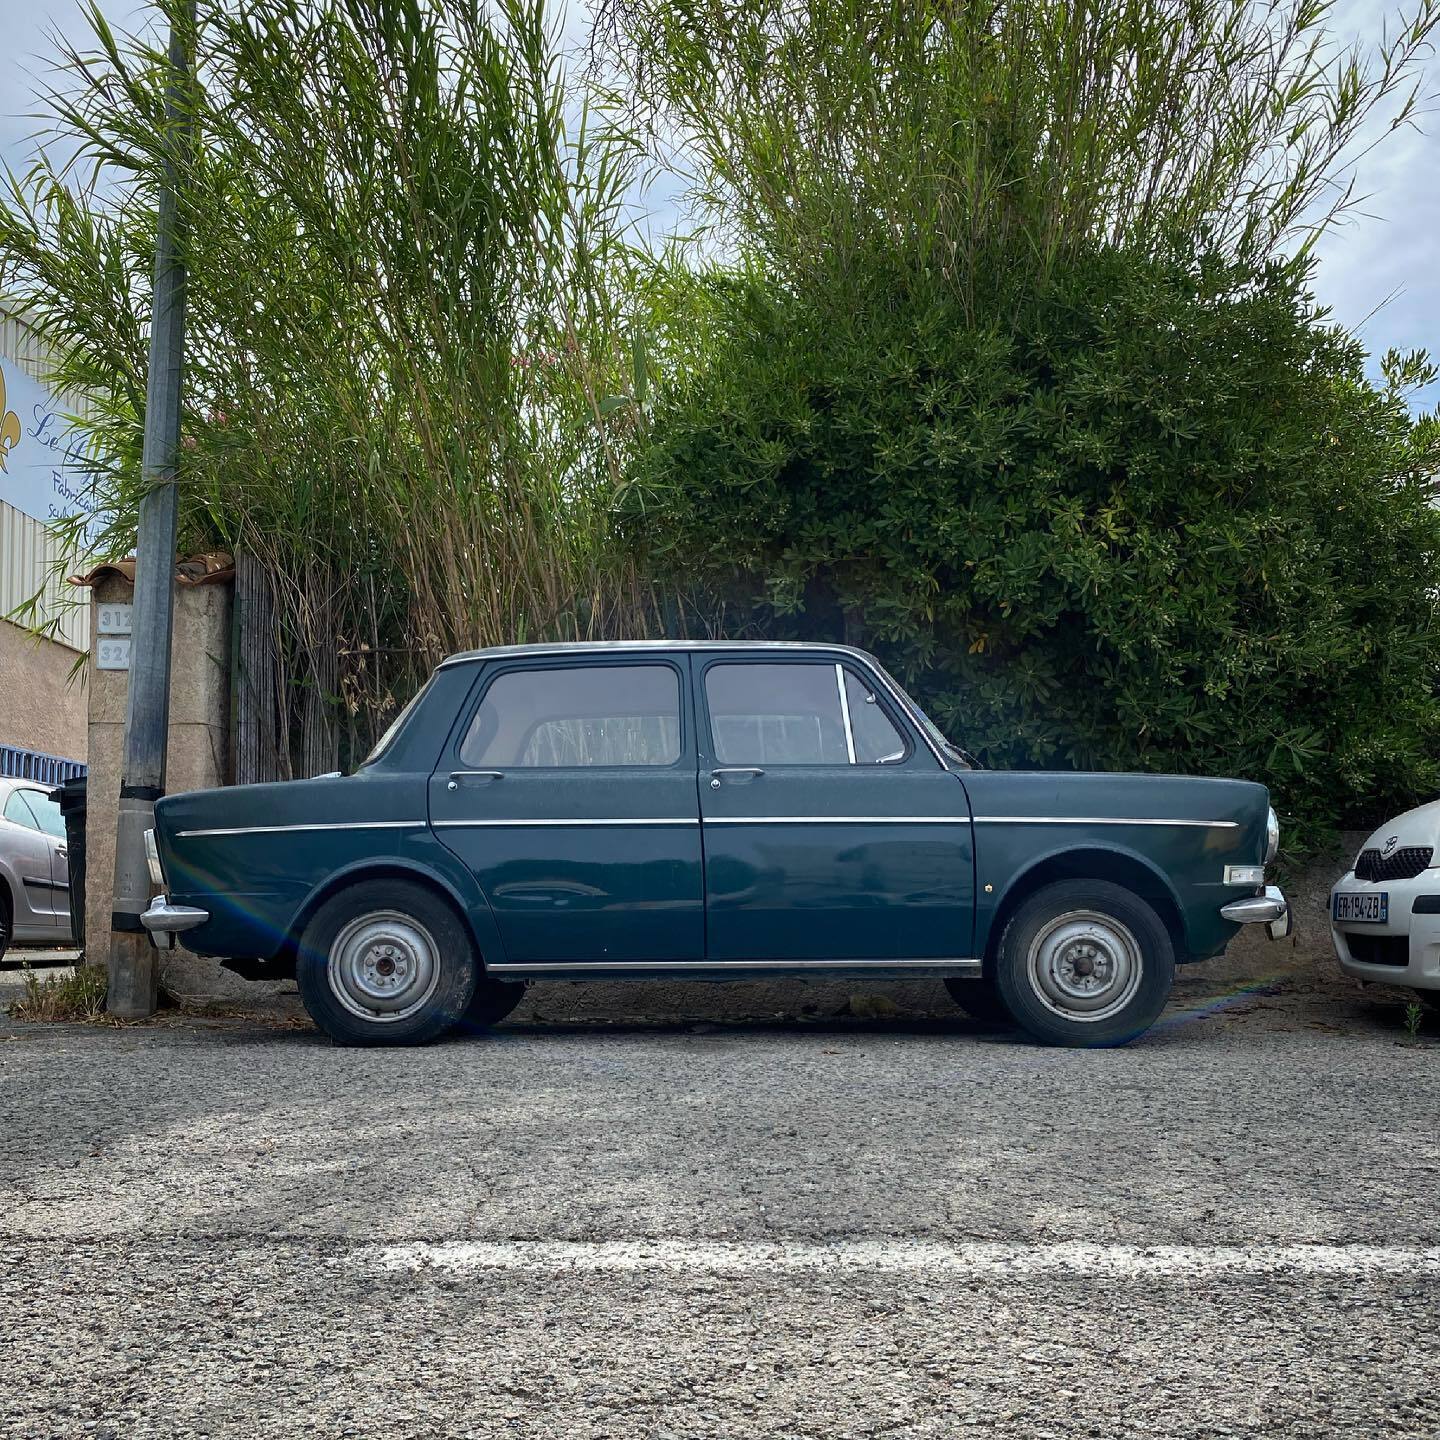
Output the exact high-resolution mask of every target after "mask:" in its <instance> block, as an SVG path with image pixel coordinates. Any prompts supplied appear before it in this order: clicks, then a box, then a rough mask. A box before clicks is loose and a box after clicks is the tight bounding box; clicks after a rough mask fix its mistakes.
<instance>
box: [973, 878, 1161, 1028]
mask: <svg viewBox="0 0 1440 1440" xmlns="http://www.w3.org/2000/svg"><path fill="white" fill-rule="evenodd" d="M995 979H996V983H997V986H998V988H999V991H1000V994H1001V996H1002V998H1003V999H1004V1001H1005V1004H1006V1006H1007V1007H1008V1008H1009V1010H1010V1013H1011V1014H1012V1015H1013V1016H1014V1017H1015V1019H1016V1021H1018V1022H1019V1024H1020V1025H1021V1026H1022V1027H1023V1028H1024V1029H1025V1030H1027V1031H1029V1033H1030V1034H1031V1035H1033V1036H1034V1037H1035V1038H1036V1039H1037V1040H1043V1041H1044V1042H1046V1043H1047V1044H1050V1045H1075V1046H1104V1045H1124V1044H1126V1043H1127V1042H1129V1041H1131V1040H1133V1039H1134V1038H1135V1037H1136V1036H1137V1035H1140V1034H1143V1033H1144V1032H1145V1031H1146V1030H1148V1029H1149V1028H1150V1026H1151V1025H1152V1024H1153V1023H1154V1022H1155V1020H1156V1019H1157V1018H1158V1016H1159V1015H1160V1012H1161V1011H1162V1010H1163V1009H1164V1008H1165V1002H1166V1000H1168V999H1169V997H1170V987H1171V984H1172V983H1173V982H1174V979H1175V951H1174V946H1173V945H1172V944H1171V941H1170V933H1169V931H1168V930H1167V929H1166V928H1165V924H1164V922H1163V921H1162V920H1161V918H1160V917H1159V915H1157V914H1156V913H1155V910H1154V908H1153V907H1152V906H1151V905H1150V904H1148V903H1147V902H1146V901H1145V900H1143V899H1141V897H1140V896H1139V895H1136V894H1135V893H1134V892H1133V891H1131V890H1127V889H1125V888H1124V886H1121V885H1116V884H1113V883H1112V882H1110V881H1108V880H1061V881H1058V882H1057V883H1055V884H1053V885H1047V886H1045V887H1044V889H1042V890H1037V891H1036V892H1035V894H1033V895H1031V896H1030V897H1029V898H1028V899H1026V900H1024V901H1022V902H1021V904H1020V906H1019V908H1018V909H1016V911H1015V913H1014V914H1013V915H1012V916H1011V917H1010V920H1009V922H1008V923H1007V925H1006V926H1005V931H1004V933H1003V935H1002V936H1001V938H1000V946H999V953H998V955H997V957H996V966H995Z"/></svg>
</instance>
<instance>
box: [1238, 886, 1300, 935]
mask: <svg viewBox="0 0 1440 1440" xmlns="http://www.w3.org/2000/svg"><path fill="white" fill-rule="evenodd" d="M1220 913H1221V914H1222V915H1223V916H1224V917H1225V918H1226V919H1227V920H1233V921H1234V922H1235V923H1236V924H1237V925H1264V926H1265V927H1266V929H1267V930H1269V932H1270V938H1271V939H1272V940H1283V939H1284V938H1285V937H1286V936H1287V935H1288V934H1289V933H1290V932H1291V930H1293V929H1294V928H1295V917H1294V915H1293V914H1292V913H1291V911H1290V902H1289V901H1288V900H1287V899H1286V898H1285V896H1284V894H1283V893H1282V892H1281V889H1280V887H1279V886H1278V885H1267V886H1266V887H1265V893H1264V894H1263V895H1247V896H1245V898H1244V899H1243V900H1232V901H1231V902H1230V903H1229V904H1228V905H1222V906H1221V907H1220Z"/></svg>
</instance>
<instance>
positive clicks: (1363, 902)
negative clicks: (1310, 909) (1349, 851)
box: [1330, 800, 1440, 999]
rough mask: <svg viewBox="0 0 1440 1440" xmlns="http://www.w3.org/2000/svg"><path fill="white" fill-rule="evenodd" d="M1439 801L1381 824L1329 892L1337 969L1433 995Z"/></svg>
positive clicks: (1439, 927)
mask: <svg viewBox="0 0 1440 1440" xmlns="http://www.w3.org/2000/svg"><path fill="white" fill-rule="evenodd" d="M1437 852H1440V800H1436V801H1433V802H1432V803H1431V804H1429V805H1421V806H1420V807H1419V808H1418V809H1415V810H1407V811H1406V812H1405V813H1404V814H1403V815H1398V816H1396V818H1395V819H1393V820H1390V821H1388V822H1387V823H1386V824H1384V825H1382V826H1381V827H1380V828H1379V829H1378V830H1377V831H1376V832H1375V833H1374V834H1373V835H1372V836H1371V837H1370V838H1369V839H1368V840H1367V841H1366V842H1365V844H1364V845H1363V846H1361V849H1360V853H1359V854H1358V855H1357V856H1356V857H1355V865H1354V868H1353V869H1351V870H1348V871H1346V873H1345V874H1344V875H1342V876H1341V877H1340V879H1339V880H1338V881H1337V882H1336V884H1335V888H1334V889H1333V890H1331V892H1330V933H1331V935H1332V937H1333V938H1334V941H1335V953H1336V955H1337V956H1339V959H1340V968H1341V969H1342V970H1343V971H1344V972H1345V973H1346V974H1347V975H1353V976H1355V978H1356V979H1357V980H1372V981H1375V982H1376V983H1377V984H1381V985H1408V986H1410V987H1411V988H1412V989H1415V990H1423V991H1426V992H1436V993H1434V994H1427V997H1426V998H1430V999H1440V853H1437Z"/></svg>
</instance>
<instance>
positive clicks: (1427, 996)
mask: <svg viewBox="0 0 1440 1440" xmlns="http://www.w3.org/2000/svg"><path fill="white" fill-rule="evenodd" d="M0 949H3V947H0ZM1414 995H1415V998H1416V999H1417V1000H1418V1001H1419V1002H1420V1003H1421V1004H1422V1005H1423V1006H1424V1007H1425V1008H1426V1009H1427V1010H1428V1011H1429V1012H1430V1013H1431V1014H1432V1015H1440V990H1416V991H1415V992H1414Z"/></svg>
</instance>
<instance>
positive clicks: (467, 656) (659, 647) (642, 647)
mask: <svg viewBox="0 0 1440 1440" xmlns="http://www.w3.org/2000/svg"><path fill="white" fill-rule="evenodd" d="M688 650H744V651H761V652H771V651H778V652H780V653H782V654H784V653H792V654H793V653H797V652H799V653H804V652H807V651H808V652H810V653H814V652H816V651H819V652H821V653H822V654H825V655H851V656H853V657H854V658H855V659H857V660H865V661H868V662H869V663H870V664H872V665H873V664H874V663H875V657H874V656H873V655H870V654H868V653H867V652H866V651H864V650H859V649H856V647H855V646H853V645H831V644H828V643H826V642H824V641H814V642H812V641H809V640H572V641H558V642H556V643H554V644H549V645H492V646H490V647H489V648H488V649H485V650H462V651H460V652H459V653H457V654H455V655H447V656H446V657H445V659H444V660H442V661H441V662H440V668H442V669H443V668H444V667H445V666H447V665H466V664H472V663H474V662H476V661H481V660H503V659H508V658H510V657H511V656H516V655H522V656H523V655H614V654H620V653H629V652H633V653H635V654H638V655H645V654H654V653H655V652H657V651H660V652H669V653H675V652H684V651H688Z"/></svg>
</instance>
